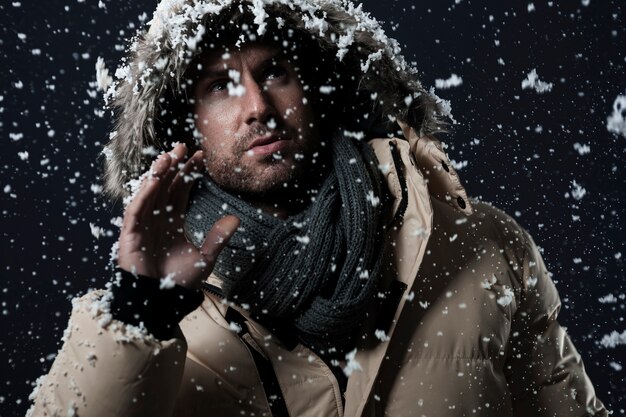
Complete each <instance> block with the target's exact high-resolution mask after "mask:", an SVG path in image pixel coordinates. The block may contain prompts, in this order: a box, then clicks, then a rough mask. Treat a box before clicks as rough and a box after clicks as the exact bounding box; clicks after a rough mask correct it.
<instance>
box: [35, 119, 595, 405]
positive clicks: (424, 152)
mask: <svg viewBox="0 0 626 417" xmlns="http://www.w3.org/2000/svg"><path fill="white" fill-rule="evenodd" d="M404 133H405V139H407V140H405V139H374V140H372V141H371V142H370V143H371V145H372V147H373V148H374V149H375V151H376V154H377V156H378V158H379V160H380V163H381V166H382V167H383V171H386V174H385V178H386V181H387V185H388V188H389V190H390V192H391V194H392V195H393V197H394V199H395V203H394V210H402V209H403V208H404V206H405V205H406V209H405V211H404V216H403V219H402V220H401V221H399V222H398V223H397V227H396V228H394V229H393V230H392V231H391V235H390V236H389V238H390V240H389V245H388V249H389V250H388V253H389V262H388V264H389V268H388V269H387V271H386V275H385V279H387V280H390V281H398V284H397V285H395V287H394V288H400V289H404V290H403V291H402V292H401V293H400V294H399V295H400V296H399V297H393V296H391V295H390V294H381V303H382V305H383V306H384V308H383V309H382V310H378V309H377V308H378V307H376V305H374V304H373V305H372V314H369V315H368V318H367V320H366V322H365V323H364V324H363V327H362V329H361V333H362V339H361V340H360V342H359V344H358V346H357V350H356V352H355V354H354V355H353V357H350V358H347V360H346V363H344V364H342V365H343V366H345V369H346V371H348V372H350V371H351V374H350V377H349V379H348V385H347V391H346V392H345V407H344V405H343V402H342V399H341V396H342V393H341V392H340V390H339V387H338V384H337V381H336V379H335V377H334V375H333V373H332V372H331V370H330V369H329V367H328V366H327V365H326V364H325V363H324V362H323V361H322V360H321V359H320V358H319V357H318V356H317V355H316V354H315V352H312V351H311V350H309V349H307V348H306V347H304V346H302V345H297V346H296V347H295V348H293V349H291V350H290V349H289V348H288V347H287V346H285V345H284V344H283V343H282V342H281V341H280V340H279V339H278V338H277V337H275V336H274V335H272V334H271V333H270V332H269V331H268V330H267V329H265V328H264V327H263V326H261V325H260V324H258V323H255V322H254V321H252V320H249V321H247V323H246V327H247V329H244V331H240V332H239V333H237V330H238V329H237V326H235V325H233V324H231V323H229V322H227V321H226V320H225V318H224V315H225V312H226V309H227V308H228V305H227V304H226V303H225V302H224V301H223V300H222V299H220V298H219V297H217V296H214V295H211V294H208V293H207V294H206V297H205V299H204V302H203V303H202V305H201V306H200V307H199V308H198V309H197V310H195V311H194V312H192V313H191V314H189V315H188V316H187V317H186V318H185V319H184V320H183V321H182V322H181V323H180V330H181V332H180V334H179V336H178V337H176V338H173V339H171V340H160V341H159V340H154V339H153V338H151V337H149V336H143V335H141V334H139V333H137V332H136V331H133V329H131V328H129V326H125V325H124V324H122V323H120V322H117V321H115V320H111V319H110V316H107V314H106V313H105V311H106V303H103V302H102V301H101V300H100V299H101V297H102V295H103V292H102V291H96V292H93V293H90V294H87V295H86V296H84V297H82V298H81V299H80V300H78V301H76V302H75V305H74V310H73V313H72V317H71V319H70V324H69V327H68V329H67V332H66V335H65V343H64V345H63V348H62V349H61V351H60V352H59V355H58V357H57V358H56V360H55V362H54V364H53V366H52V369H51V370H50V373H49V374H48V375H47V376H46V377H45V378H44V379H43V380H42V381H41V385H40V388H39V389H38V391H36V392H35V393H34V396H35V405H34V407H33V409H32V410H31V412H32V415H34V416H69V415H77V416H80V417H96V416H98V417H101V416H127V417H128V416H152V417H157V416H164V417H165V416H168V417H169V416H173V415H175V416H194V417H209V416H264V415H265V416H267V415H270V411H269V407H268V400H267V398H266V395H265V392H264V389H263V386H262V385H261V380H260V376H259V372H258V370H257V368H256V367H255V363H254V361H253V356H252V353H253V352H252V351H251V349H255V350H256V351H257V352H258V353H260V355H262V356H263V357H264V358H266V359H268V360H269V361H270V362H271V365H272V368H273V369H274V371H275V373H276V375H277V378H278V381H279V384H280V389H281V391H282V393H283V395H284V397H285V402H286V406H287V409H288V411H289V415H290V416H293V417H295V416H311V417H313V416H316V417H318V416H329V417H330V416H346V417H356V416H383V415H386V416H416V417H417V416H498V417H506V416H583V415H600V416H605V415H607V411H606V410H605V408H604V406H603V405H602V403H601V402H600V401H599V400H598V399H597V398H596V396H595V393H594V390H593V387H592V385H591V382H590V381H589V379H588V377H587V375H586V374H585V371H584V368H583V364H582V362H581V358H580V356H579V355H578V353H577V352H576V349H575V348H574V346H573V345H572V343H571V341H570V339H569V338H568V336H567V334H566V333H565V331H564V329H563V328H562V327H561V326H560V325H559V323H558V322H557V313H558V311H559V308H560V301H559V297H558V294H557V291H556V289H555V287H554V284H553V283H552V281H551V279H550V277H549V274H548V272H547V271H546V268H545V265H544V263H543V261H542V259H541V255H540V254H539V251H538V250H537V247H536V246H535V244H534V242H533V240H532V239H531V237H530V236H529V235H528V233H527V232H526V231H524V230H523V229H522V228H521V227H520V226H519V225H518V224H517V223H516V222H515V221H514V220H512V219H511V218H510V217H508V216H507V215H506V214H504V213H503V212H501V211H499V210H497V209H495V208H493V207H491V206H490V205H488V204H485V203H479V202H473V205H472V206H471V205H470V204H469V201H468V200H467V197H466V195H465V191H464V190H463V188H462V186H461V184H460V182H459V180H458V177H457V175H456V173H455V172H454V170H453V169H452V168H451V166H450V163H449V160H448V159H447V157H446V155H445V154H444V153H443V152H442V150H441V147H440V144H439V143H438V142H436V141H434V140H431V139H428V138H425V137H424V138H420V139H418V138H417V136H416V134H415V132H414V131H413V130H412V129H410V128H408V127H407V126H404ZM394 149H395V150H394ZM394 152H396V161H395V162H394V157H393V154H394ZM398 157H399V159H398ZM398 162H400V164H398ZM402 179H404V181H401V180H402ZM446 201H447V202H448V203H446ZM395 214H397V213H395ZM209 280H210V281H211V282H212V283H214V284H219V282H218V281H217V279H216V278H215V277H211V278H210V279H209ZM401 284H404V285H401ZM389 303H392V305H389ZM231 308H232V307H231ZM239 311H240V312H241V314H243V315H244V316H245V317H247V313H246V311H245V310H242V309H239ZM377 311H379V312H380V311H386V312H390V313H391V314H390V315H389V317H388V318H389V320H387V322H388V323H386V324H385V323H382V324H381V315H382V314H383V313H377V314H374V312H377ZM387 324H388V326H387ZM380 326H382V327H387V328H381V327H380ZM242 335H243V336H242ZM242 337H243V338H245V340H242Z"/></svg>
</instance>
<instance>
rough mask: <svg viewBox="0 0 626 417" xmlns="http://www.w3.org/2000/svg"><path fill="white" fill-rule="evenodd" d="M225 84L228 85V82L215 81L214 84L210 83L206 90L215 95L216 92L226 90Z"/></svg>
mask: <svg viewBox="0 0 626 417" xmlns="http://www.w3.org/2000/svg"><path fill="white" fill-rule="evenodd" d="M227 84H228V81H226V80H220V81H215V82H213V83H211V84H210V85H209V88H208V90H209V91H210V92H212V93H213V92H215V93H216V92H219V91H224V90H226V89H227V88H228V87H227Z"/></svg>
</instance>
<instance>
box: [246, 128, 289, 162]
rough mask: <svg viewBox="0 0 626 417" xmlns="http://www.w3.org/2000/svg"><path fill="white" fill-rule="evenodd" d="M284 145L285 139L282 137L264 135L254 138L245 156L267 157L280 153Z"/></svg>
mask: <svg viewBox="0 0 626 417" xmlns="http://www.w3.org/2000/svg"><path fill="white" fill-rule="evenodd" d="M286 144H287V139H285V138H284V137H282V136H279V135H277V134H276V133H272V134H266V135H263V136H259V137H257V138H255V139H254V140H253V141H252V143H250V146H248V149H246V154H247V155H249V156H253V155H269V154H273V153H276V152H278V151H280V150H281V149H283V148H284V147H285V145H286Z"/></svg>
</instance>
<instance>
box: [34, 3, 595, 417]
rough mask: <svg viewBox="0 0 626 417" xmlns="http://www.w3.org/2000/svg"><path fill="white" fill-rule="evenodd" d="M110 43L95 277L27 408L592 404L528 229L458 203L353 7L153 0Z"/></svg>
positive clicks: (204, 412) (482, 411)
mask: <svg viewBox="0 0 626 417" xmlns="http://www.w3.org/2000/svg"><path fill="white" fill-rule="evenodd" d="M131 49H132V50H133V51H134V55H133V57H132V59H131V62H130V63H129V64H128V66H127V67H125V68H123V69H122V70H121V71H120V72H121V73H125V74H126V75H127V77H126V78H124V79H122V80H121V81H119V83H118V85H117V86H116V87H115V89H113V90H111V95H112V97H113V99H114V103H113V104H114V107H115V108H116V109H117V111H118V113H117V126H116V132H115V133H114V134H113V135H112V140H111V143H110V144H109V146H108V151H107V187H108V189H109V192H110V194H111V195H112V196H116V197H127V201H128V205H127V207H126V210H125V213H124V220H123V225H122V230H121V233H120V239H119V247H118V256H117V266H118V270H117V272H116V280H115V282H114V283H113V284H112V285H111V287H110V288H109V290H107V291H96V292H93V293H90V294H87V295H86V296H84V297H83V298H81V299H80V300H77V301H76V302H75V305H74V311H73V313H72V317H71V319H70V324H69V327H68V330H67V332H66V335H65V344H64V346H63V348H62V349H61V351H60V353H59V355H58V357H57V359H56V360H55V363H54V364H53V366H52V369H51V370H50V373H49V374H48V375H47V376H46V377H44V378H43V380H42V381H41V384H40V386H39V388H38V390H37V391H36V392H35V393H34V397H35V405H34V407H33V408H32V410H31V412H32V414H33V415H72V413H74V414H75V415H79V416H104V415H107V416H108V415H123V416H132V415H137V416H172V415H175V416H187V415H189V416H209V415H216V416H227V415H256V416H259V415H274V416H287V415H289V416H322V415H323V416H344V415H345V416H375V415H392V416H399V415H409V416H412V415H414V416H422V415H429V416H440V415H483V416H513V415H515V416H529V415H542V416H561V415H607V411H606V410H605V408H604V406H603V405H602V403H601V402H600V401H599V400H598V399H597V398H596V397H595V393H594V390H593V387H592V386H591V383H590V381H589V379H588V378H587V376H586V374H585V372H584V368H583V366H582V362H581V360H580V356H579V355H578V353H577V352H576V350H575V348H574V346H573V345H572V344H571V341H570V340H569V338H568V337H567V335H566V334H565V332H564V330H563V329H562V328H561V327H560V326H559V324H558V322H557V321H556V316H557V313H558V310H559V307H560V302H559V299H558V295H557V292H556V289H555V288H554V285H553V283H552V281H551V280H550V278H549V276H548V273H547V271H546V269H545V265H544V264H543V261H542V259H541V256H540V254H539V252H538V250H537V247H536V246H535V244H534V242H533V241H532V238H531V237H530V236H529V235H528V234H527V232H525V231H524V230H523V229H522V228H521V227H520V226H519V225H517V224H516V223H515V222H514V221H513V220H512V219H511V218H509V217H508V216H506V215H505V214H504V213H502V212H500V211H498V210H496V209H494V208H492V207H490V206H489V205H486V204H484V203H479V202H473V203H471V204H470V201H469V200H468V199H467V196H466V194H465V191H464V190H463V187H462V186H461V184H460V182H459V179H458V176H457V175H456V173H455V172H454V170H453V169H452V168H451V167H450V163H449V160H448V158H447V156H446V155H445V153H444V152H443V151H442V148H441V146H440V144H439V142H438V141H437V140H436V139H435V138H434V137H433V136H432V135H433V134H434V133H436V132H437V131H439V130H440V129H441V127H442V123H441V121H440V117H441V115H442V114H443V113H444V111H443V109H442V107H441V106H440V105H439V104H438V102H437V99H436V97H434V96H432V95H430V94H429V93H427V92H426V91H425V90H424V89H423V88H422V87H421V86H420V84H419V83H418V82H417V80H416V79H415V78H414V75H413V74H412V73H411V71H410V69H409V68H407V66H406V64H405V62H404V60H403V59H402V58H401V57H400V56H399V55H398V50H397V46H396V44H395V43H394V42H393V41H391V40H389V39H388V38H386V37H385V35H384V33H383V32H382V31H381V30H380V28H379V26H378V24H377V23H376V22H375V21H374V20H373V19H371V18H370V17H369V16H368V15H367V14H365V13H364V12H362V11H361V10H360V8H355V7H353V6H352V5H350V4H341V3H340V2H334V1H330V2H324V3H321V2H320V3H318V2H312V1H298V2H293V3H291V2H290V3H282V2H279V1H265V2H252V3H248V2H241V3H240V2H220V3H210V2H200V3H192V2H184V1H182V0H181V1H165V2H163V3H162V4H161V5H160V6H159V9H158V10H157V13H156V16H155V19H154V20H153V21H152V25H151V28H150V31H149V32H148V33H147V34H145V35H144V36H143V37H142V38H141V39H139V40H137V41H136V43H135V44H134V45H133V47H132V48H131ZM174 140H178V141H179V142H180V143H176V144H175V145H174V146H173V148H172V149H168V148H169V145H168V144H169V143H171V142H173V141H174ZM154 149H163V150H168V151H169V152H167V153H163V154H161V155H160V156H159V157H158V158H157V159H156V161H155V162H154V163H153V164H152V166H151V168H150V170H149V172H148V173H147V174H145V175H144V176H143V180H142V181H138V180H137V179H136V178H137V176H139V175H140V174H141V173H142V172H144V171H145V170H146V169H148V166H149V161H150V154H153V153H154V152H153V150H154ZM129 181H130V188H133V190H132V193H131V191H130V190H129V188H128V187H127V185H126V184H127V183H128V182H129Z"/></svg>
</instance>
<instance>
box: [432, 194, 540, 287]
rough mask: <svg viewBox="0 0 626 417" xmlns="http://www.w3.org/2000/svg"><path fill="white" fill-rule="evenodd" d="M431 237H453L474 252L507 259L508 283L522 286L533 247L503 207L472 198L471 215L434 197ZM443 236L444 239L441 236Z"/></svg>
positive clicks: (440, 238) (504, 260) (525, 234)
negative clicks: (472, 209)
mask: <svg viewBox="0 0 626 417" xmlns="http://www.w3.org/2000/svg"><path fill="white" fill-rule="evenodd" d="M432 204H433V234H434V235H435V236H433V237H434V238H435V239H437V238H438V239H439V241H440V242H441V241H442V240H456V239H457V238H458V239H459V241H460V242H461V243H462V245H463V246H465V247H472V248H474V249H473V252H474V253H475V254H476V255H481V254H483V255H484V254H489V256H490V257H495V258H497V259H499V260H501V262H506V263H507V264H508V265H507V266H508V268H507V269H508V270H509V271H510V274H509V275H510V277H511V285H513V286H514V287H524V286H525V285H524V280H525V279H526V278H525V275H526V273H525V272H527V267H526V266H525V264H526V263H527V262H528V259H527V258H528V253H529V251H530V249H532V248H536V247H535V246H534V242H532V239H531V238H530V235H529V234H528V232H527V231H526V230H525V229H524V228H523V227H522V226H520V224H519V223H518V222H517V221H516V220H515V219H513V217H511V216H510V215H508V214H507V213H505V212H504V211H503V210H501V209H499V208H497V207H495V206H494V205H493V204H491V203H488V202H484V201H479V200H473V201H472V206H473V208H474V212H473V214H471V215H469V216H466V215H464V214H462V213H459V212H458V211H456V210H454V209H453V208H452V207H450V206H449V205H447V204H445V203H442V202H439V201H436V200H433V202H432ZM442 236H443V238H442Z"/></svg>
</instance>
